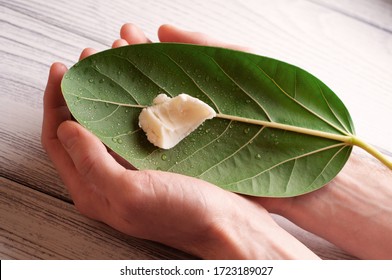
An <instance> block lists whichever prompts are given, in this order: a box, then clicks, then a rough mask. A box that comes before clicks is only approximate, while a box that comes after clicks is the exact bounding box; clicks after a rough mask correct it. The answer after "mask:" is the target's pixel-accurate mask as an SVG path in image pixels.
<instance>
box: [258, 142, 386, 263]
mask: <svg viewBox="0 0 392 280" xmlns="http://www.w3.org/2000/svg"><path fill="white" fill-rule="evenodd" d="M254 201H257V202H258V203H261V204H262V205H263V206H264V207H266V208H267V210H269V211H271V212H274V213H277V214H280V215H282V216H285V217H286V218H288V219H289V220H291V221H292V222H294V223H295V224H297V225H299V226H300V227H302V228H304V229H306V230H308V231H310V232H313V233H315V234H316V235H319V236H321V237H323V238H325V239H326V240H328V241H330V242H332V243H334V244H335V245H337V246H338V247H340V248H342V249H344V250H345V251H347V252H348V253H350V254H352V255H353V256H356V257H358V258H362V259H392V172H391V171H390V170H389V169H388V168H387V167H385V166H383V165H381V163H379V162H378V161H373V159H372V158H370V157H369V156H368V155H367V154H365V153H364V152H362V151H360V150H356V149H355V148H354V151H353V154H352V155H351V157H350V159H349V161H348V162H347V164H346V166H345V167H344V168H343V170H342V171H341V172H340V173H339V174H338V176H337V177H336V178H335V179H334V180H332V181H331V182H330V183H329V184H327V185H326V186H324V187H323V188H321V189H319V190H317V191H315V192H312V193H309V194H305V195H302V196H298V197H294V198H287V199H265V198H255V199H254Z"/></svg>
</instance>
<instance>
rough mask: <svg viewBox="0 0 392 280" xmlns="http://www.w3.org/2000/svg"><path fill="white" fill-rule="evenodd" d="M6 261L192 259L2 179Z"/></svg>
mask: <svg viewBox="0 0 392 280" xmlns="http://www.w3.org/2000/svg"><path fill="white" fill-rule="evenodd" d="M0 186H1V187H0V259H188V258H192V257H191V256H190V255H188V254H185V253H183V252H180V251H177V250H175V249H172V248H169V247H167V246H164V245H161V244H158V243H154V242H149V241H146V240H141V239H137V238H133V237H130V236H127V235H124V234H121V233H119V232H118V231H115V230H113V229H111V228H110V227H108V226H106V225H104V224H102V223H98V222H95V221H92V220H90V219H87V218H85V217H83V216H81V215H80V214H79V213H77V212H76V210H75V209H74V207H73V206H72V205H71V204H69V203H66V202H63V201H61V200H58V199H55V198H53V197H50V196H48V195H45V194H42V193H40V192H37V191H34V190H31V189H29V188H26V187H25V186H23V185H20V184H17V183H15V182H12V181H10V180H7V179H5V178H2V177H1V178H0Z"/></svg>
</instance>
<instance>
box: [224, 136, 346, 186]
mask: <svg viewBox="0 0 392 280" xmlns="http://www.w3.org/2000/svg"><path fill="white" fill-rule="evenodd" d="M339 146H346V144H344V143H339V144H335V145H331V146H326V147H323V148H321V149H318V150H314V151H312V152H309V153H305V154H303V155H300V156H295V157H292V158H289V159H286V160H284V161H281V162H279V163H277V164H275V165H273V166H271V167H269V168H267V169H265V170H262V171H261V172H259V173H257V174H255V175H253V176H251V177H248V178H244V179H242V180H239V181H236V182H231V183H229V184H226V185H223V187H226V186H229V185H233V184H239V183H242V182H244V181H247V180H252V179H254V178H256V177H258V176H260V175H262V174H264V173H265V172H268V171H270V170H272V169H274V168H276V167H278V166H280V165H282V164H285V163H287V162H289V161H292V160H296V159H300V158H303V157H306V156H310V155H312V154H315V153H319V152H322V151H326V150H329V149H333V148H336V147H339Z"/></svg>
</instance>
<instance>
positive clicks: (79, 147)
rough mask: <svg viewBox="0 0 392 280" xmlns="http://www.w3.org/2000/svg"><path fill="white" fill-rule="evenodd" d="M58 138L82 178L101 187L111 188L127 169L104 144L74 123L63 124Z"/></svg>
mask: <svg viewBox="0 0 392 280" xmlns="http://www.w3.org/2000/svg"><path fill="white" fill-rule="evenodd" d="M57 136H58V138H59V140H60V141H61V143H62V145H63V146H64V148H65V150H66V151H67V152H68V154H69V156H70V157H71V159H72V161H73V163H74V165H75V168H76V170H77V171H78V172H79V174H80V175H81V176H82V177H85V179H87V180H88V181H90V182H92V183H97V185H99V186H108V185H109V186H110V185H111V184H112V183H113V179H114V178H116V177H117V176H120V175H121V174H122V173H123V171H124V170H125V168H124V167H123V166H121V165H120V164H118V163H117V162H116V160H115V159H114V158H113V157H112V156H111V155H110V154H109V153H108V152H107V150H106V147H105V146H104V145H103V144H102V142H101V141H100V140H99V139H98V138H97V137H95V136H94V135H93V134H91V133H90V132H89V131H87V130H86V129H85V128H83V127H82V126H81V125H79V124H78V123H76V122H74V121H65V122H63V123H62V124H61V125H60V126H59V128H58V130H57Z"/></svg>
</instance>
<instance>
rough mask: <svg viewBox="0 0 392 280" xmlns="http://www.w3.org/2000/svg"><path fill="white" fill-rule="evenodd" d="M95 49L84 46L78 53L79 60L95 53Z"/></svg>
mask: <svg viewBox="0 0 392 280" xmlns="http://www.w3.org/2000/svg"><path fill="white" fill-rule="evenodd" d="M96 52H97V51H96V50H95V49H92V48H85V49H84V50H83V51H82V53H81V54H80V57H79V60H82V59H84V58H86V57H88V56H90V55H92V54H95V53H96Z"/></svg>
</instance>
